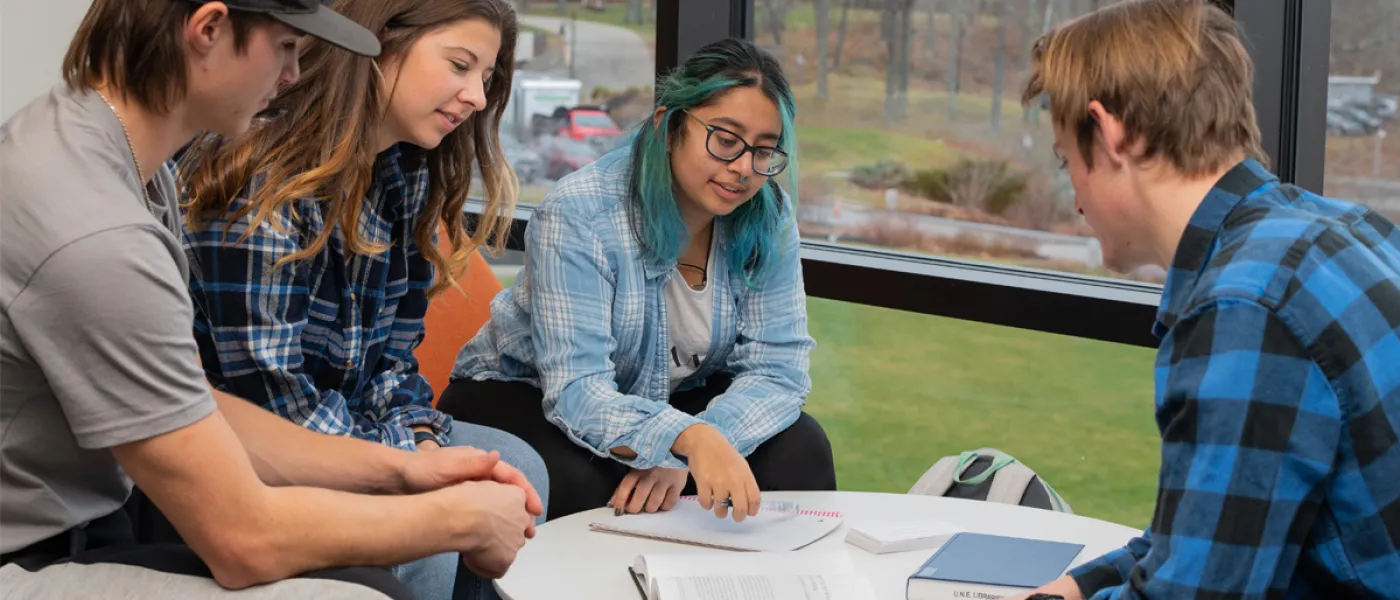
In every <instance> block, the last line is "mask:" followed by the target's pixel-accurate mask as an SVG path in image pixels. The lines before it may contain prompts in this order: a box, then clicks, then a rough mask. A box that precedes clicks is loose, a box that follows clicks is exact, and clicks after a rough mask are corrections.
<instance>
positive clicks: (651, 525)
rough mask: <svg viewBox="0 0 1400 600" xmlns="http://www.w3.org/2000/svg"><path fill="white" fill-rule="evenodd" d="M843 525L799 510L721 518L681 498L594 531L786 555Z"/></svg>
mask: <svg viewBox="0 0 1400 600" xmlns="http://www.w3.org/2000/svg"><path fill="white" fill-rule="evenodd" d="M840 525H841V513H838V512H825V511H809V510H798V511H796V512H777V511H764V510H762V509H760V511H759V514H758V515H757V516H753V517H748V518H745V519H744V521H743V522H742V523H738V522H735V521H734V519H733V518H732V517H730V518H723V519H721V518H719V517H716V516H715V514H714V513H713V512H710V511H707V510H705V509H704V508H701V507H700V503H699V502H698V501H697V500H696V499H695V498H694V497H684V498H681V500H680V501H679V502H677V503H676V506H675V508H672V509H671V510H668V511H665V512H657V513H641V514H636V515H622V516H620V517H605V518H603V519H602V520H599V521H595V522H593V523H592V524H590V525H589V527H590V528H591V529H593V530H595V531H606V532H610V533H620V534H624V535H634V536H638V537H645V538H651V539H658V540H667V541H672V542H679V543H682V544H694V545H697V546H708V547H711V548H723V549H726V550H747V551H755V552H762V551H787V550H796V549H798V548H801V547H803V546H806V545H808V544H811V543H812V542H815V541H817V540H819V539H821V538H822V537H824V536H826V535H827V534H829V533H831V532H832V531H834V530H835V529H836V528H837V527H838V526H840Z"/></svg>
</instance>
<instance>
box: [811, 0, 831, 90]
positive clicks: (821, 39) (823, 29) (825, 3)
mask: <svg viewBox="0 0 1400 600" xmlns="http://www.w3.org/2000/svg"><path fill="white" fill-rule="evenodd" d="M814 8H815V9H816V11H817V98H820V99H821V100H823V101H825V100H826V99H827V97H828V95H827V90H826V74H827V73H826V72H827V62H826V55H827V37H828V36H829V35H830V34H831V0H815V6H814Z"/></svg>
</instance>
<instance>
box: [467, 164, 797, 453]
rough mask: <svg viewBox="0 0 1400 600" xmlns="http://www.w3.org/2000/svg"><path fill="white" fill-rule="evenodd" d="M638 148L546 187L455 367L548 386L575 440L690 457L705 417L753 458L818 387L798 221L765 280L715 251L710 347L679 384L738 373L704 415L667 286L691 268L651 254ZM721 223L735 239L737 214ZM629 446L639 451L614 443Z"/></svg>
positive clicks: (547, 410) (547, 402)
mask: <svg viewBox="0 0 1400 600" xmlns="http://www.w3.org/2000/svg"><path fill="white" fill-rule="evenodd" d="M630 157H631V151H630V149H629V148H625V147H624V148H622V149H618V150H615V151H613V152H611V153H609V154H608V155H606V156H604V157H602V158H600V159H599V160H598V161H597V162H595V163H593V164H591V165H588V166H586V167H584V168H583V169H581V170H579V171H578V172H576V173H574V174H572V175H570V176H568V177H566V178H564V179H563V180H560V181H559V183H558V184H557V185H556V186H555V187H554V189H553V190H551V191H550V193H549V194H548V195H546V196H545V198H544V200H543V201H542V202H541V203H540V206H539V207H538V208H536V209H535V212H534V216H533V217H531V219H530V225H529V227H528V228H527V229H526V231H525V268H524V270H522V271H521V273H520V275H519V276H518V277H517V278H516V280H515V284H514V285H513V286H512V287H511V288H510V289H507V290H504V291H502V292H501V293H500V295H498V296H496V298H495V299H494V300H493V301H492V302H491V321H490V323H488V324H487V325H486V326H485V327H483V328H482V330H481V331H480V332H479V333H478V334H477V335H476V337H475V338H474V339H472V341H470V342H468V343H467V345H466V346H464V347H463V348H462V350H461V352H460V353H459V354H458V357H457V364H456V367H455V368H454V369H453V378H454V379H466V378H471V379H475V380H478V381H480V380H503V381H524V382H528V383H531V384H533V385H536V386H538V387H539V388H540V389H541V390H543V392H544V414H545V417H546V418H547V419H549V421H550V422H551V423H554V424H555V425H557V426H558V427H559V428H560V429H562V430H563V431H564V433H565V434H566V435H568V437H569V439H571V440H573V441H574V443H576V444H579V445H581V446H583V447H585V448H588V449H590V450H592V451H593V452H594V453H596V454H597V455H599V456H604V457H612V458H614V459H616V460H619V461H620V462H622V463H624V464H627V465H629V466H631V467H633V468H637V469H647V468H651V467H655V466H664V467H673V468H674V467H683V466H685V464H684V463H683V462H681V461H680V460H679V459H678V458H677V457H676V456H675V455H673V454H672V453H671V445H672V444H674V443H675V441H676V437H677V436H678V435H680V433H681V431H683V430H684V429H685V428H687V427H689V426H691V425H694V424H697V423H701V422H704V423H709V424H710V425H713V426H714V427H715V428H716V429H718V430H719V431H720V432H721V433H723V434H724V436H725V437H726V438H728V440H729V441H730V443H732V444H733V445H734V447H735V448H736V449H737V450H738V451H739V453H740V454H742V455H744V456H748V455H749V453H751V452H753V451H754V449H755V448H757V447H758V446H759V444H762V443H763V442H764V441H767V440H768V439H769V438H771V437H773V436H774V435H776V434H777V433H779V432H781V431H783V430H784V429H786V428H787V427H788V426H789V425H791V424H792V423H793V422H794V421H796V420H797V417H798V416H799V414H800V413H801V410H802V406H803V405H804V404H805V403H806V400H807V394H808V393H809V392H810V390H811V379H810V378H809V377H808V374H807V367H808V359H809V355H810V353H811V351H812V348H813V347H814V346H815V345H816V342H815V341H814V340H813V339H812V337H811V336H810V335H808V333H807V310H806V293H805V292H804V290H803V284H802V268H801V262H800V256H799V238H798V233H797V225H796V223H793V224H792V226H791V227H788V228H787V229H786V230H785V231H783V232H782V234H781V238H780V243H779V246H780V248H781V252H782V253H783V254H782V259H781V260H780V261H779V262H778V263H777V264H776V265H775V267H776V268H775V269H773V270H772V271H771V272H770V273H769V274H768V275H767V277H766V279H765V280H764V281H762V282H760V285H759V287H758V288H757V289H754V288H750V287H748V286H747V285H746V284H745V283H744V281H743V278H742V276H741V274H737V273H732V272H730V270H729V266H728V265H727V264H726V261H724V260H715V261H714V264H715V266H714V272H713V273H711V274H710V277H709V281H710V284H711V285H714V286H715V288H714V318H713V319H712V323H713V325H712V330H711V342H710V351H709V354H708V355H707V356H706V358H705V360H704V362H702V363H701V365H700V368H699V370H697V371H696V372H695V373H694V374H693V375H691V376H690V377H688V378H687V379H686V380H684V381H682V382H681V384H680V386H679V387H678V388H677V390H678V391H680V390H685V389H690V388H694V387H697V386H699V385H702V384H703V383H704V381H705V378H706V377H709V376H710V375H713V374H715V373H727V374H729V375H731V376H732V377H733V383H732V384H731V385H730V386H729V389H728V390H727V391H726V392H725V393H724V394H722V395H720V396H718V397H716V398H715V399H714V400H713V401H712V402H711V403H710V405H709V406H708V407H707V408H706V410H704V411H703V412H701V413H700V414H698V415H696V416H690V415H688V414H686V413H684V412H682V411H680V410H677V409H675V408H673V407H671V405H670V404H669V403H668V401H669V397H670V379H669V373H670V371H669V369H670V367H669V365H670V360H671V356H670V347H671V344H670V340H669V338H670V331H669V328H668V326H667V317H666V299H665V295H664V293H663V290H664V289H665V287H666V283H667V282H668V281H670V279H671V277H673V276H677V275H678V272H677V271H676V268H675V264H674V263H670V264H666V263H663V262H656V261H650V260H648V259H646V258H644V257H643V256H642V252H641V246H640V245H639V243H638V242H637V239H636V237H634V236H633V234H632V228H631V224H630V221H629V215H628V209H627V208H628V201H627V182H628V170H629V168H630V166H631V158H630ZM788 212H789V214H792V213H793V212H795V211H794V210H793V209H792V208H789V211H788ZM714 235H716V236H719V239H718V242H719V244H718V246H717V247H720V248H723V247H724V245H725V239H726V238H725V237H724V236H725V220H724V219H718V220H717V221H716V223H715V233H714ZM481 401H483V402H490V401H492V400H491V399H489V398H486V399H482V400H481ZM619 446H626V447H628V448H631V449H633V450H634V451H636V452H637V458H635V459H631V460H626V459H621V458H619V457H616V456H614V455H612V453H611V452H610V450H611V449H612V448H616V447H619Z"/></svg>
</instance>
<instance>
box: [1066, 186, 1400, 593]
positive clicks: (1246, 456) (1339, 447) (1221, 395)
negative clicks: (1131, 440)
mask: <svg viewBox="0 0 1400 600" xmlns="http://www.w3.org/2000/svg"><path fill="white" fill-rule="evenodd" d="M1154 331H1155V332H1156V333H1157V335H1158V336H1160V337H1161V338H1162V345H1161V347H1160V349H1159V351H1158V353H1157V366H1156V381H1157V385H1156V387H1157V390H1156V392H1157V393H1156V398H1157V400H1156V405H1157V406H1156V419H1157V425H1158V428H1159V429H1160V431H1161V435H1162V467H1161V473H1160V476H1159V482H1158V485H1159V492H1158V496H1157V509H1156V514H1155V515H1154V516H1153V519H1152V523H1151V525H1150V526H1149V528H1148V530H1147V531H1146V532H1144V534H1143V535H1142V536H1141V537H1139V538H1136V539H1134V540H1132V541H1131V542H1130V543H1129V544H1128V545H1127V547H1125V548H1123V549H1121V550H1117V551H1114V552H1111V553H1109V554H1107V555H1105V556H1103V557H1101V558H1099V559H1097V560H1095V561H1092V562H1089V563H1087V564H1085V565H1082V566H1080V567H1078V568H1076V569H1074V570H1072V571H1071V572H1070V574H1071V575H1072V576H1073V577H1074V578H1075V580H1076V582H1078V584H1079V586H1080V589H1081V590H1082V591H1083V592H1084V593H1085V595H1086V596H1091V597H1092V598H1095V599H1108V598H1114V599H1117V598H1354V597H1371V596H1374V597H1384V598H1396V597H1400V551H1397V548H1398V547H1400V445H1397V443H1396V430H1397V425H1400V233H1397V231H1396V228H1395V226H1394V225H1393V224H1391V223H1390V222H1388V221H1386V220H1385V219H1384V218H1382V217H1381V216H1380V215H1377V214H1376V213H1374V212H1371V211H1369V210H1367V209H1366V208H1364V207H1361V206H1357V205H1355V204H1350V203H1346V202H1340V201H1336V200H1332V199H1328V198H1323V197H1319V196H1317V195H1314V194H1311V193H1308V192H1306V191H1303V190H1300V189H1297V188H1295V187H1293V186H1288V185H1281V184H1280V183H1279V182H1278V181H1277V179H1275V178H1274V177H1273V176H1272V175H1270V174H1269V173H1268V172H1267V171H1265V170H1264V168H1263V167H1262V166H1261V165H1259V164H1258V163H1257V162H1255V161H1252V160H1249V161H1245V162H1244V163H1242V164H1240V165H1238V166H1237V167H1235V168H1234V169H1233V170H1231V171H1230V172H1229V173H1228V174H1227V175H1225V177H1223V178H1222V179H1221V180H1220V182H1219V183H1217V185H1216V186H1215V189H1214V190H1212V191H1211V192H1210V194H1209V195H1208V196H1207V197H1206V199H1205V201H1204V203H1203V204H1202V205H1201V206H1200V208H1199V209H1197V211H1196V213H1195V215H1194V216H1193V217H1192V219H1191V222H1190V225H1189V226H1188V227H1187V229H1186V232H1185V235H1184V236H1183V238H1182V241H1181V245H1180V247H1179V248H1178V250H1177V253H1176V257H1175V259H1174V261H1173V264H1172V269H1171V271H1170V273H1169V275H1168V278H1167V284H1166V289H1165V290H1164V293H1163V298H1162V306H1161V311H1160V313H1159V314H1158V322H1157V324H1156V326H1155V328H1154Z"/></svg>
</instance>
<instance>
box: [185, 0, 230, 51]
mask: <svg viewBox="0 0 1400 600" xmlns="http://www.w3.org/2000/svg"><path fill="white" fill-rule="evenodd" d="M230 25H231V21H230V19H229V12H228V6H227V5H225V4H224V3H223V2H210V3H208V4H204V5H201V6H200V7H199V9H198V10H195V11H194V14H192V15H190V19H189V20H188V21H186V22H185V28H184V38H185V46H186V48H187V50H188V51H189V52H191V53H193V54H194V55H196V56H207V55H208V54H209V53H210V52H211V51H213V49H214V46H216V45H217V44H218V43H219V41H220V39H221V38H222V37H223V36H225V35H232V34H233V31H232V29H231V28H230Z"/></svg>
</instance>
